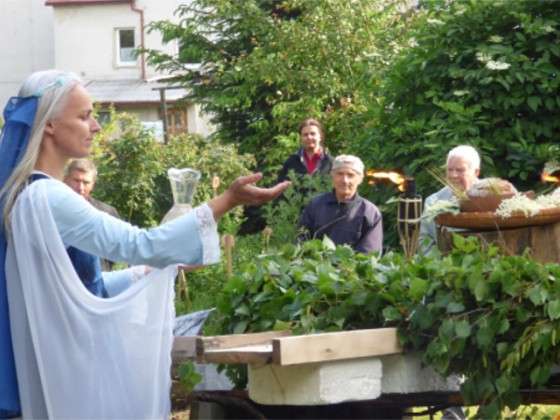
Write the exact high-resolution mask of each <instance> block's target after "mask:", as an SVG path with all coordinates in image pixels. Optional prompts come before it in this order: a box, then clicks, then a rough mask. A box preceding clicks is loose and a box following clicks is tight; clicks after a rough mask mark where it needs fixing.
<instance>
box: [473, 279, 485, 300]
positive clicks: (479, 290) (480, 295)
mask: <svg viewBox="0 0 560 420" xmlns="http://www.w3.org/2000/svg"><path fill="white" fill-rule="evenodd" d="M487 295H488V283H487V282H486V279H483V278H481V279H479V280H478V281H477V282H476V285H475V287H474V296H475V298H476V300H477V301H478V302H481V301H482V300H484V299H485V298H486V296H487Z"/></svg>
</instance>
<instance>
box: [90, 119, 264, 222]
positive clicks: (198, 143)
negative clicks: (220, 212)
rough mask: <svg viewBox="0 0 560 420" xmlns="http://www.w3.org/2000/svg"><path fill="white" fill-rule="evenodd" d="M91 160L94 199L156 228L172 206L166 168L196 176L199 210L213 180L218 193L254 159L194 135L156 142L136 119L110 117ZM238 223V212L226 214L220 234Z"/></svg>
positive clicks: (246, 168)
mask: <svg viewBox="0 0 560 420" xmlns="http://www.w3.org/2000/svg"><path fill="white" fill-rule="evenodd" d="M93 159H94V160H95V162H96V164H97V167H98V173H99V176H98V180H97V184H96V187H95V190H94V195H95V197H96V198H98V199H100V200H102V201H106V202H107V203H109V204H111V205H113V206H115V207H116V208H117V210H118V211H119V213H120V214H121V216H122V217H123V218H124V219H125V220H127V221H129V222H131V223H133V224H135V225H138V226H141V227H149V226H155V225H157V224H159V222H160V221H161V219H162V218H163V216H164V215H165V213H166V212H167V211H168V210H169V209H170V208H171V206H172V205H173V199H172V195H171V187H170V184H169V180H168V178H167V169H169V168H173V167H175V168H186V167H189V168H193V169H197V170H198V171H200V172H201V179H200V181H199V184H198V187H197V189H196V193H195V196H194V199H193V204H194V205H198V204H202V203H204V202H206V201H208V199H210V198H211V197H212V196H213V194H214V191H213V189H212V178H213V177H214V176H219V177H220V187H219V188H218V190H217V193H220V192H222V191H223V190H224V189H225V188H227V186H228V185H229V184H230V183H231V182H232V181H233V180H234V179H235V178H237V177H238V176H240V175H244V174H247V173H249V168H251V167H252V166H254V159H253V157H252V156H250V155H247V154H239V153H238V152H237V149H236V147H235V146H234V145H223V144H220V143H219V142H217V141H215V140H206V139H204V138H202V137H200V136H196V135H181V136H177V137H174V138H172V139H171V140H170V141H169V143H168V144H163V143H160V142H158V141H157V140H156V138H155V137H154V135H153V133H152V132H151V131H150V130H146V129H145V128H143V127H142V125H141V123H140V122H139V121H138V119H137V118H136V117H134V116H132V115H128V114H117V113H115V112H113V113H112V114H111V118H110V121H109V123H108V124H107V125H105V126H104V127H103V129H102V131H101V132H100V133H99V134H98V135H97V137H96V142H95V150H94V152H93ZM240 218H241V210H240V209H238V210H237V211H236V212H233V213H232V214H229V215H227V216H226V217H225V218H224V220H223V222H222V224H221V227H222V229H223V230H228V229H230V226H231V225H232V223H233V224H235V221H239V220H240Z"/></svg>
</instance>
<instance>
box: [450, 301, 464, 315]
mask: <svg viewBox="0 0 560 420" xmlns="http://www.w3.org/2000/svg"><path fill="white" fill-rule="evenodd" d="M464 310H465V305H463V304H462V303H460V302H450V303H449V305H447V313H448V314H457V313H460V312H463V311H464Z"/></svg>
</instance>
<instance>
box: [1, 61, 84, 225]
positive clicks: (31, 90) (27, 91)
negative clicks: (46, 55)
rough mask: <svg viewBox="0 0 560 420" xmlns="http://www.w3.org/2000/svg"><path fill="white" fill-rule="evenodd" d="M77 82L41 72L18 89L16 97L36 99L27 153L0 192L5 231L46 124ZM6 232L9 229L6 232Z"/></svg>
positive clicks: (66, 76)
mask: <svg viewBox="0 0 560 420" xmlns="http://www.w3.org/2000/svg"><path fill="white" fill-rule="evenodd" d="M78 84H81V80H80V78H79V77H78V76H77V75H76V74H74V73H69V72H64V71H60V70H44V71H38V72H35V73H33V74H31V75H30V76H29V77H28V78H27V79H26V80H25V81H24V82H23V85H22V86H21V89H20V90H19V94H18V96H20V97H28V96H39V103H38V105H37V113H36V114H35V119H34V121H33V127H32V129H31V134H30V136H29V143H28V145H27V149H26V150H25V153H24V155H23V157H22V159H21V161H20V162H19V164H18V165H17V166H16V167H15V168H14V171H13V172H12V174H11V175H10V177H9V178H8V180H7V181H6V184H5V185H4V186H3V187H2V189H1V190H0V199H4V200H5V207H4V214H3V219H4V226H5V227H6V228H7V229H8V228H9V216H10V212H11V210H12V207H13V205H14V202H15V200H16V198H17V196H18V194H19V193H20V192H21V191H22V190H23V188H24V187H25V185H26V184H27V181H28V179H29V177H30V176H31V172H32V171H33V168H34V167H35V164H36V163H37V158H38V156H39V150H40V147H41V142H42V140H43V132H44V131H45V126H46V125H47V122H49V121H50V120H52V119H53V118H55V117H56V116H57V115H58V113H59V112H60V110H61V109H62V107H63V106H64V104H65V102H66V100H67V98H68V94H69V93H70V92H71V91H72V89H74V87H75V86H76V85H78ZM8 230H9V229H8Z"/></svg>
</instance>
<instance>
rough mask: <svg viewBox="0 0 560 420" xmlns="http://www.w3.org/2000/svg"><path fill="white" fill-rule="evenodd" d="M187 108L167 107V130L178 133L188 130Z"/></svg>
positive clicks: (172, 133) (173, 133) (170, 132)
mask: <svg viewBox="0 0 560 420" xmlns="http://www.w3.org/2000/svg"><path fill="white" fill-rule="evenodd" d="M188 128H189V127H188V118H187V109H186V108H181V107H172V108H168V109H167V132H168V133H169V134H171V135H177V134H181V133H187V132H188Z"/></svg>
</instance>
